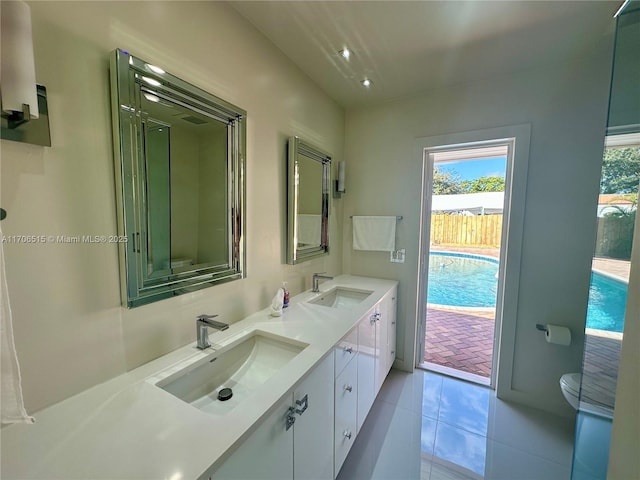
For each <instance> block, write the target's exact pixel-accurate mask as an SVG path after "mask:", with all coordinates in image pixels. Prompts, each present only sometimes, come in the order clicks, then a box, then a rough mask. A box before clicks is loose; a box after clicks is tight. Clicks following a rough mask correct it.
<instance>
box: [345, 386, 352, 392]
mask: <svg viewBox="0 0 640 480" xmlns="http://www.w3.org/2000/svg"><path fill="white" fill-rule="evenodd" d="M344 389H345V390H346V391H347V392H352V391H353V387H352V386H351V385H345V386H344Z"/></svg>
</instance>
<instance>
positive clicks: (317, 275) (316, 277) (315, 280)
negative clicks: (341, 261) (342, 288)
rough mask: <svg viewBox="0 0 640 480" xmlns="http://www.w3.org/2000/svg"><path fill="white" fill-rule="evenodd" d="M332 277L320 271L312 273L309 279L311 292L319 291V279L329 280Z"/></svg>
mask: <svg viewBox="0 0 640 480" xmlns="http://www.w3.org/2000/svg"><path fill="white" fill-rule="evenodd" d="M332 278H333V277H331V276H329V275H323V274H322V273H314V274H313V277H312V279H311V284H312V287H313V288H312V289H311V291H312V292H319V291H320V288H319V287H318V284H319V283H320V279H322V280H331V279H332Z"/></svg>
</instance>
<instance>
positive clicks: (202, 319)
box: [196, 314, 229, 350]
mask: <svg viewBox="0 0 640 480" xmlns="http://www.w3.org/2000/svg"><path fill="white" fill-rule="evenodd" d="M217 316H218V315H204V314H203V315H198V318H197V319H196V338H197V347H198V348H199V349H200V350H204V349H205V348H209V347H210V346H211V344H210V343H209V335H208V333H209V327H211V328H215V329H216V330H226V329H227V328H229V325H228V324H226V323H222V322H218V321H216V320H212V319H213V318H216V317H217Z"/></svg>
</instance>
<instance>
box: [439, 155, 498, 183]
mask: <svg viewBox="0 0 640 480" xmlns="http://www.w3.org/2000/svg"><path fill="white" fill-rule="evenodd" d="M438 168H439V169H440V171H441V172H454V173H456V174H458V176H459V177H460V179H461V180H475V179H476V178H480V177H492V176H499V177H504V176H505V172H506V168H507V158H506V157H497V158H485V159H482V160H461V161H459V162H447V164H446V165H438Z"/></svg>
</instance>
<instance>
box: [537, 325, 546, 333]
mask: <svg viewBox="0 0 640 480" xmlns="http://www.w3.org/2000/svg"><path fill="white" fill-rule="evenodd" d="M536 328H537V329H538V330H540V331H541V332H545V333H547V326H546V325H542V324H541V323H536Z"/></svg>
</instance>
